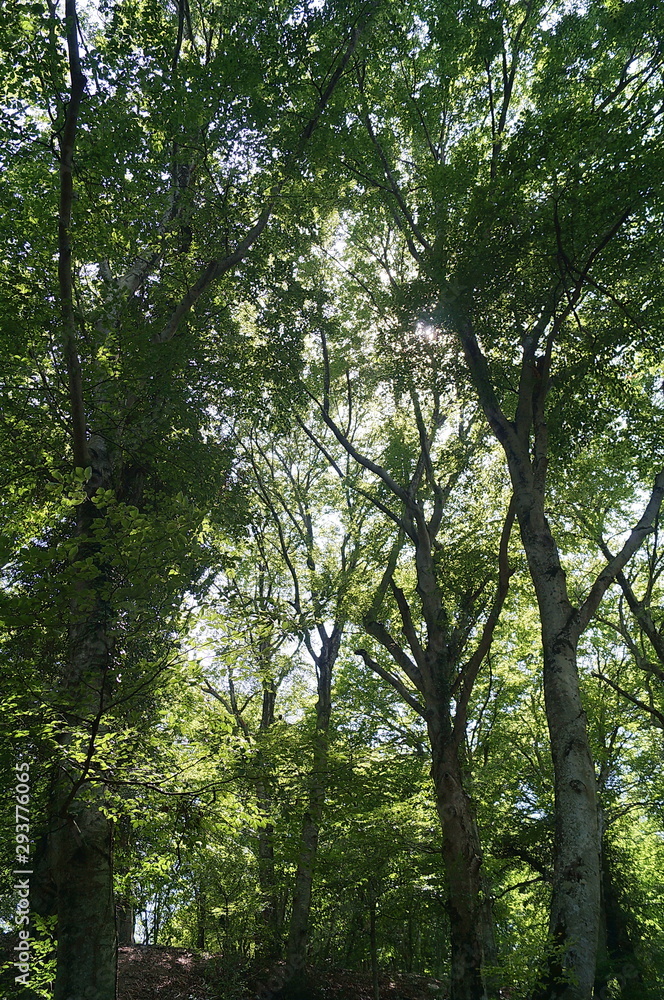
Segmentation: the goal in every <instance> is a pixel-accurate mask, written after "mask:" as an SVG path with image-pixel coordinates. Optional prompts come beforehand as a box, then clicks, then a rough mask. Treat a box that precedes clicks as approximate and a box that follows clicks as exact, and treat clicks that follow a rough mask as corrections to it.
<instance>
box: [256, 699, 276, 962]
mask: <svg viewBox="0 0 664 1000" xmlns="http://www.w3.org/2000/svg"><path fill="white" fill-rule="evenodd" d="M276 695H277V692H276V688H275V686H274V685H273V684H266V685H265V686H264V687H263V705H262V713H261V723H260V731H261V733H266V732H267V731H268V730H269V729H270V727H271V726H272V724H273V723H274V707H275V702H276ZM258 765H259V770H260V771H261V773H265V772H264V767H265V765H264V763H263V761H261V760H260V755H259V760H258ZM256 801H257V804H258V811H259V812H260V814H261V816H262V817H263V820H264V822H263V823H262V824H261V826H260V829H259V831H258V883H259V885H260V890H261V897H262V901H263V902H262V906H261V911H260V931H259V938H260V941H259V951H260V954H261V957H262V958H263V959H264V960H265V961H266V962H273V961H275V960H276V959H277V958H279V956H280V954H281V920H280V907H279V900H278V898H277V880H276V873H275V867H274V826H273V825H272V823H271V822H270V820H269V817H270V814H271V810H272V801H271V795H270V789H269V783H268V781H266V780H265V779H264V778H260V779H259V780H258V781H257V782H256Z"/></svg>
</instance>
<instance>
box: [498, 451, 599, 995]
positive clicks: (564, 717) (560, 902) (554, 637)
mask: <svg viewBox="0 0 664 1000" xmlns="http://www.w3.org/2000/svg"><path fill="white" fill-rule="evenodd" d="M510 471H511V472H512V481H513V483H514V486H515V498H516V502H517V515H518V519H519V525H520V528H521V538H522V541H523V545H524V549H525V551H526V556H527V559H528V564H529V568H530V573H531V576H532V579H533V583H534V586H535V592H536V595H537V603H538V606H539V614H540V623H541V629H542V647H543V654H544V699H545V704H546V715H547V723H548V727H549V738H550V742H551V755H552V758H553V769H554V791H555V816H556V822H555V854H554V873H553V891H552V897H551V910H550V915H549V936H550V946H551V949H552V950H551V953H550V956H549V959H548V966H547V969H546V971H545V973H544V975H543V977H542V980H541V982H540V984H539V985H538V987H537V988H536V990H535V992H534V994H533V1000H590V996H591V994H592V989H593V983H594V980H595V963H596V958H597V944H598V934H599V914H600V863H599V831H598V820H597V789H596V780H595V769H594V765H593V760H592V755H591V752H590V745H589V742H588V733H587V729H586V715H585V712H584V711H583V706H582V703H581V693H580V689H579V675H578V669H577V662H576V653H577V642H578V636H576V635H575V634H574V632H573V629H572V619H573V608H572V606H571V604H570V601H569V598H568V595H567V585H566V580H565V573H564V571H563V569H562V566H561V565H560V560H559V557H558V551H557V548H556V544H555V541H554V539H553V536H552V534H551V531H550V529H549V525H548V523H547V520H546V517H545V516H544V510H543V501H542V499H541V497H539V496H537V497H535V496H534V495H533V493H531V492H530V491H529V490H528V489H524V488H523V484H522V480H521V475H520V470H517V471H516V474H515V470H514V468H512V469H511V470H510ZM519 487H520V488H519Z"/></svg>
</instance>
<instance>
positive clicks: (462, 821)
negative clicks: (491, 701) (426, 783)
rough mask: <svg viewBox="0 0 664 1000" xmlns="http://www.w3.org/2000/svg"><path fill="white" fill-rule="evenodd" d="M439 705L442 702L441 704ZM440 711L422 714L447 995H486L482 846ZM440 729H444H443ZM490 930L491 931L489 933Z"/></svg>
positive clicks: (463, 998) (462, 998)
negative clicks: (435, 824) (436, 822)
mask: <svg viewBox="0 0 664 1000" xmlns="http://www.w3.org/2000/svg"><path fill="white" fill-rule="evenodd" d="M441 708H442V706H441ZM447 713H448V719H445V717H444V716H442V715H441V712H440V711H438V712H432V713H431V714H430V717H429V719H428V720H427V727H428V731H429V740H430V742H431V752H432V760H433V764H432V769H431V775H432V778H433V782H434V788H435V801H436V811H437V813H438V817H439V819H440V825H441V829H442V833H443V849H442V854H443V864H444V868H445V882H446V897H447V912H448V917H449V921H450V945H451V991H450V997H451V998H452V1000H486V997H487V992H486V989H485V985H484V981H483V974H482V970H483V965H484V938H485V936H486V931H487V928H486V927H485V926H484V923H485V920H486V913H485V912H484V910H483V907H482V898H481V897H482V881H481V874H480V872H481V867H482V850H481V847H480V838H479V832H478V829H477V823H476V821H475V814H474V809H473V804H472V800H471V798H470V796H469V795H468V793H467V792H466V790H465V789H464V781H463V772H462V767H461V762H460V759H459V748H458V746H457V745H456V742H455V741H454V740H453V739H452V734H451V726H450V724H449V709H447ZM446 730H448V731H447V732H446ZM490 936H492V935H490Z"/></svg>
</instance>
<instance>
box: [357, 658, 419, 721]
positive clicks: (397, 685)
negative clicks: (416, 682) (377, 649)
mask: <svg viewBox="0 0 664 1000" xmlns="http://www.w3.org/2000/svg"><path fill="white" fill-rule="evenodd" d="M354 652H355V655H356V656H361V657H362V659H363V660H364V662H365V663H366V665H367V666H368V667H369V669H370V670H373V672H374V673H375V674H378V676H379V677H382V679H383V680H384V681H387V683H388V684H391V685H392V687H393V688H394V690H395V691H397V692H398V694H400V695H401V697H402V698H403V700H404V701H405V702H406V704H408V705H410V707H411V708H412V709H414V710H415V711H416V712H417V714H418V715H421V716H422V718H423V719H424V718H426V709H425V707H424V705H421V704H420V702H419V701H418V700H417V698H416V697H415V695H414V694H412V692H410V691H409V690H408V688H407V687H406V685H405V684H404V683H403V681H401V680H399V678H398V677H397V676H396V675H395V674H393V673H390V671H389V670H385V669H384V668H383V667H381V666H380V664H378V663H376V661H375V660H374V659H372V657H371V656H369V653H368V652H367V651H366V649H356V650H354Z"/></svg>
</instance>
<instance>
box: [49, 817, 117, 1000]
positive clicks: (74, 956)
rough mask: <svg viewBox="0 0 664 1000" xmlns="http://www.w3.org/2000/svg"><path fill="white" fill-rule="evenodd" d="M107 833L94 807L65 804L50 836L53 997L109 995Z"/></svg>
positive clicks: (111, 922) (100, 998)
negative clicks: (54, 950) (53, 905)
mask: <svg viewBox="0 0 664 1000" xmlns="http://www.w3.org/2000/svg"><path fill="white" fill-rule="evenodd" d="M112 858H113V834H112V827H111V824H110V822H109V821H108V820H107V819H106V817H105V816H104V814H103V813H102V812H100V811H99V810H98V809H96V808H87V807H85V806H83V805H82V804H80V803H76V804H75V805H72V806H70V808H69V809H68V812H67V815H66V817H65V818H64V819H61V821H60V823H59V827H58V828H57V829H56V830H55V831H54V832H53V835H52V859H53V861H52V871H53V875H54V878H55V881H56V886H57V906H58V949H57V972H56V978H55V990H54V997H55V1000H114V998H115V994H116V954H117V945H116V932H115V904H114V900H113V878H112V875H113V861H112Z"/></svg>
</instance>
